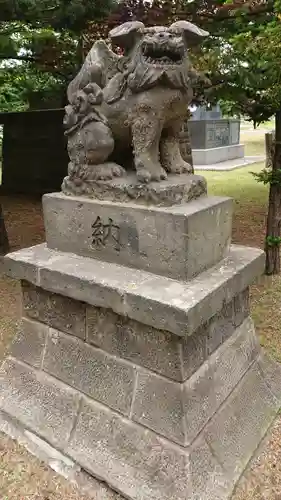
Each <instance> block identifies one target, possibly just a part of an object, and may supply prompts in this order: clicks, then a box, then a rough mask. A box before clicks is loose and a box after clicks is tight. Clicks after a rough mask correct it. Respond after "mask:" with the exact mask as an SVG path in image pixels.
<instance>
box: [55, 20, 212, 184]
mask: <svg viewBox="0 0 281 500" xmlns="http://www.w3.org/2000/svg"><path fill="white" fill-rule="evenodd" d="M207 35H208V33H207V32H206V31H203V30H201V29H200V28H198V27H197V26H194V25H192V24H191V23H188V22H184V21H180V22H176V23H173V24H172V25H171V26H169V27H163V26H153V27H150V28H148V29H145V27H144V25H143V24H142V23H141V22H139V21H132V22H127V23H124V24H122V25H121V26H119V27H116V28H114V29H113V30H111V31H110V33H109V37H110V38H111V42H112V44H113V45H118V46H119V47H122V49H124V56H118V55H116V54H115V53H114V52H113V51H112V50H110V49H109V47H108V46H107V45H106V44H105V42H103V41H102V40H99V41H97V42H96V43H95V44H94V46H93V47H92V48H91V50H90V52H89V53H88V55H87V57H86V59H85V61H84V64H83V66H82V68H81V70H80V72H79V73H78V75H77V76H76V77H75V79H74V80H73V81H72V82H71V83H70V85H69V87H68V92H67V95H68V100H69V105H68V106H67V107H66V116H65V120H64V124H65V126H66V135H67V136H68V153H69V157H70V164H69V169H68V174H69V178H70V180H71V181H73V188H74V190H75V188H76V187H77V186H78V187H79V186H81V184H87V182H88V181H91V180H93V179H102V180H103V179H112V178H113V177H114V176H116V177H119V176H121V175H122V174H124V172H123V169H122V170H121V168H120V167H119V169H118V165H116V163H115V164H114V163H113V164H111V163H108V162H109V161H110V160H113V161H114V162H117V163H118V159H119V162H121V164H122V166H126V167H127V168H128V169H130V168H132V165H133V164H134V166H135V170H136V175H137V178H138V180H139V181H140V182H142V183H148V182H150V181H160V180H161V179H165V178H166V177H167V173H177V174H181V173H184V172H190V171H191V166H190V165H189V164H188V163H186V162H185V161H184V160H183V158H182V156H181V151H180V139H181V129H182V126H183V123H184V121H185V118H186V115H187V113H188V111H187V109H188V104H190V102H191V100H192V95H193V85H195V84H196V85H198V83H199V82H201V84H202V83H205V84H206V78H202V76H201V75H200V74H199V73H197V72H196V71H195V69H194V68H193V67H192V64H191V61H190V58H189V50H188V49H189V47H190V45H197V44H199V43H200V42H201V41H202V40H203V39H204V37H206V36H207ZM126 160H127V161H126ZM109 165H111V168H108V167H109ZM64 187H65V183H64V184H63V189H64ZM68 187H69V186H68ZM88 189H90V188H88ZM86 190H87V188H86Z"/></svg>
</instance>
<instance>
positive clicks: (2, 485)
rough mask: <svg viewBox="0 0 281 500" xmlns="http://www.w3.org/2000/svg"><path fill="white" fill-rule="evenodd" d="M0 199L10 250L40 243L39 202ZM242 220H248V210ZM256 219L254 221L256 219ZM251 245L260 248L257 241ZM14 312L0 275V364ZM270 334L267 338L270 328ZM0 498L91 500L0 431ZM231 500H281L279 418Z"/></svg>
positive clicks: (15, 291)
mask: <svg viewBox="0 0 281 500" xmlns="http://www.w3.org/2000/svg"><path fill="white" fill-rule="evenodd" d="M1 201H2V203H3V206H4V213H5V219H6V223H7V228H8V232H9V238H10V242H11V248H12V250H15V249H17V248H21V247H26V246H30V245H33V244H37V243H39V242H41V241H42V240H43V239H44V228H43V222H42V214H41V204H40V201H39V200H35V201H30V200H27V199H24V198H18V197H17V198H14V199H11V198H10V199H8V198H4V199H1ZM261 216H262V214H261ZM247 218H248V220H250V221H251V220H252V217H251V216H250V214H249V211H248V212H247ZM257 218H258V219H259V218H260V215H258V217H257ZM239 221H240V217H239ZM239 227H241V224H240V222H239V225H237V227H234V234H235V239H236V241H242V239H241V234H238V228H239ZM257 237H258V238H259V240H261V239H262V238H261V236H260V234H258V235H257ZM243 240H244V238H243ZM252 243H254V242H252ZM256 243H257V244H259V243H258V241H257V242H256ZM279 280H280V283H279V287H280V295H279V296H278V297H275V298H274V300H272V299H271V298H270V297H271V296H272V294H271V293H270V294H265V297H264V292H263V286H261V287H260V289H258V288H255V289H254V298H253V303H254V308H255V311H257V310H258V306H257V305H256V303H258V305H259V307H261V306H262V304H263V302H264V304H265V306H266V312H267V314H268V315H269V316H270V307H271V308H272V309H273V306H274V311H276V304H277V305H278V307H279V304H280V297H281V278H279ZM275 285H276V284H275ZM266 289H268V286H266ZM274 289H276V286H274ZM275 300H276V301H277V302H276V303H275ZM270 301H271V302H270ZM279 308H280V307H279ZM255 311H253V312H255ZM19 313H20V290H19V285H18V283H16V282H15V281H13V280H11V279H8V278H3V277H2V278H1V276H0V360H1V358H3V357H4V355H5V353H6V352H7V350H8V345H9V343H10V340H11V338H12V336H13V334H14V332H15V328H16V325H17V320H18V317H19ZM271 328H273V327H272V325H271ZM279 330H280V329H279V328H278V331H279ZM270 331H271V334H272V329H271V330H270ZM274 335H275V334H274ZM274 335H273V336H274ZM278 339H279V338H278ZM278 343H279V342H278ZM91 498H92V497H91ZM0 500H90V498H89V497H88V496H81V494H80V493H79V491H77V490H76V488H75V487H74V486H72V485H70V484H69V483H67V482H66V481H65V480H64V479H63V478H61V477H60V476H58V475H56V474H55V473H54V472H53V471H52V470H50V469H49V468H48V467H46V466H45V465H44V464H42V463H40V462H39V461H38V460H37V459H36V458H34V457H32V456H31V455H30V454H28V453H27V452H26V450H25V449H23V448H22V447H20V446H19V445H18V444H16V443H15V442H13V441H12V440H11V439H9V438H7V437H6V436H4V435H2V434H1V433H0ZM233 500H281V416H280V417H279V418H278V419H277V420H276V422H275V425H274V427H273V432H272V433H270V437H269V440H268V441H267V442H266V444H265V445H264V446H263V448H262V449H261V450H260V451H259V452H258V457H257V458H256V459H255V460H254V461H253V463H252V464H251V466H250V467H249V468H248V470H247V471H246V473H245V475H244V477H243V478H242V480H241V482H240V484H239V486H238V487H237V489H236V492H235V494H234V496H233Z"/></svg>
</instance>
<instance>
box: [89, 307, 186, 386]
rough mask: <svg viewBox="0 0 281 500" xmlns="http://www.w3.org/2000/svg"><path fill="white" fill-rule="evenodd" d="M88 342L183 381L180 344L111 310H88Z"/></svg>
mask: <svg viewBox="0 0 281 500" xmlns="http://www.w3.org/2000/svg"><path fill="white" fill-rule="evenodd" d="M87 341H88V342H90V343H91V344H93V345H95V346H97V347H100V348H102V349H103V350H105V351H107V352H109V353H112V354H115V355H116V356H120V357H121V358H125V359H128V360H130V361H132V362H133V363H136V364H138V365H141V366H143V367H144V368H148V369H150V370H152V371H155V372H158V373H161V374H163V375H165V376H166V377H168V378H171V379H174V380H182V371H181V360H180V340H179V339H178V337H176V336H175V335H173V334H171V333H169V332H167V331H164V330H157V329H155V328H153V327H151V326H147V325H144V324H143V323H139V322H138V321H134V320H131V319H129V318H126V317H124V316H119V315H117V314H116V313H114V312H113V311H111V310H110V309H104V308H97V307H93V306H88V308H87Z"/></svg>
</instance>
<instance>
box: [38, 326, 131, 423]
mask: <svg viewBox="0 0 281 500" xmlns="http://www.w3.org/2000/svg"><path fill="white" fill-rule="evenodd" d="M43 369H44V370H45V371H46V372H47V373H49V374H51V375H54V376H55V377H57V378H59V379H60V380H62V381H63V382H65V383H66V384H68V385H70V386H71V387H74V388H75V389H78V390H79V391H81V392H84V393H85V394H87V395H89V396H90V397H92V398H94V399H96V400H98V401H100V402H101V403H103V404H105V405H107V406H110V407H111V408H113V409H115V410H118V411H120V412H121V413H123V414H124V415H129V413H130V409H131V402H132V397H133V388H134V382H135V370H134V368H133V366H132V365H129V364H128V363H126V362H124V361H122V360H120V359H116V358H115V357H112V356H109V355H108V354H106V353H104V352H103V351H101V350H100V349H96V348H94V347H91V346H90V345H89V344H86V343H83V342H81V341H78V340H77V339H76V338H74V337H69V336H66V335H64V334H61V333H60V332H58V331H57V330H53V329H51V330H50V335H49V336H48V340H47V345H46V353H45V356H44V362H43Z"/></svg>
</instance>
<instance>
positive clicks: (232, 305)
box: [182, 289, 249, 380]
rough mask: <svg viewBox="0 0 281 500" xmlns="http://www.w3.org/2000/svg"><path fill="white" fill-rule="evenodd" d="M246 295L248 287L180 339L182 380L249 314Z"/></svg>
mask: <svg viewBox="0 0 281 500" xmlns="http://www.w3.org/2000/svg"><path fill="white" fill-rule="evenodd" d="M248 295H249V291H248V289H247V290H245V291H243V292H241V293H240V294H238V295H236V296H235V297H234V299H233V300H231V301H230V302H228V303H225V304H223V307H222V310H221V311H220V312H218V313H217V314H215V315H214V316H213V317H212V318H211V319H210V320H209V321H208V322H207V323H204V324H203V325H202V326H200V327H199V328H198V329H197V330H196V331H195V332H194V333H193V335H191V336H190V337H185V338H184V339H183V340H182V363H183V380H186V379H187V378H189V377H190V376H191V375H192V374H193V373H194V372H195V371H196V370H197V369H198V368H199V367H200V366H201V365H202V363H203V362H204V361H205V360H206V359H207V358H208V356H210V355H211V354H212V353H213V352H214V351H215V350H216V349H217V348H218V347H219V346H220V345H221V344H223V342H225V340H226V339H227V338H229V337H230V336H231V335H232V333H233V332H234V330H235V328H236V327H237V326H239V325H240V324H241V323H242V322H243V321H244V319H245V318H247V317H248V316H249V304H248ZM237 304H239V308H237Z"/></svg>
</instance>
